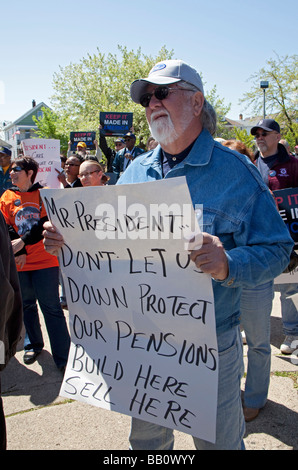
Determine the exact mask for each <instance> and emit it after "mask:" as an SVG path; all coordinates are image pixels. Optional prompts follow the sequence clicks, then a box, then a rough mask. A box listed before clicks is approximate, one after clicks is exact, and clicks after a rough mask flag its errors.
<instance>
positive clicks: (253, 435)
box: [1, 295, 298, 450]
mask: <svg viewBox="0 0 298 470" xmlns="http://www.w3.org/2000/svg"><path fill="white" fill-rule="evenodd" d="M66 313H67V311H66ZM271 325H272V327H271V345H272V376H271V383H270V390H269V398H268V403H267V405H266V407H265V408H264V409H263V410H262V411H261V413H260V415H259V417H258V418H257V419H256V420H254V421H253V422H251V423H248V424H247V429H246V435H245V444H246V448H247V449H248V450H294V449H296V450H297V449H298V388H297V387H298V366H297V365H295V364H293V359H295V357H287V356H282V355H280V352H279V349H278V348H279V345H280V343H281V341H282V339H283V335H282V330H281V317H280V308H279V299H278V296H277V295H276V296H275V299H274V308H273V312H272V317H271ZM44 339H45V342H46V348H45V350H44V351H43V352H42V354H41V355H40V356H39V358H38V361H37V362H36V363H35V364H33V365H31V366H25V365H24V364H23V362H22V358H23V351H22V349H21V347H22V345H21V344H20V350H19V351H18V352H17V354H16V356H15V357H14V358H13V359H12V360H11V361H10V363H9V365H8V366H7V368H6V369H5V371H4V372H3V374H2V376H1V377H2V379H1V381H2V394H3V401H4V409H5V414H6V425H7V438H8V450H80V449H84V450H93V449H97V450H111V449H112V450H127V449H128V434H129V428H130V418H129V417H128V416H125V415H121V414H119V413H115V412H109V411H106V410H103V409H101V408H95V407H92V406H89V405H85V404H82V403H79V402H69V401H65V399H64V398H62V397H59V390H60V385H61V381H62V375H61V372H59V371H58V370H57V369H56V367H55V365H54V363H53V360H52V357H51V354H50V352H49V351H50V348H49V343H48V339H47V334H46V333H45V334H44ZM244 359H245V361H246V347H245V348H244ZM296 359H297V358H296ZM295 380H296V383H295ZM244 381H245V379H243V384H244ZM243 384H242V385H243ZM175 449H176V450H193V449H194V447H193V443H192V439H191V437H190V436H188V435H186V434H183V433H180V432H177V433H176V441H175Z"/></svg>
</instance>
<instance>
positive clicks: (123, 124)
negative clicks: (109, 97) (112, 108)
mask: <svg viewBox="0 0 298 470" xmlns="http://www.w3.org/2000/svg"><path fill="white" fill-rule="evenodd" d="M132 120H133V113H116V112H100V113H99V121H100V124H101V126H102V129H101V132H103V133H104V135H105V136H123V135H124V134H127V132H129V131H130V129H131V127H132Z"/></svg>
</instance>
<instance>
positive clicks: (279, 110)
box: [240, 53, 298, 146]
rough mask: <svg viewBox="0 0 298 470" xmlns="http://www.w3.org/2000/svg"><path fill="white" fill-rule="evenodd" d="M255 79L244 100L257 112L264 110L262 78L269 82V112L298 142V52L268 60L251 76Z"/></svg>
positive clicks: (267, 110)
mask: <svg viewBox="0 0 298 470" xmlns="http://www.w3.org/2000/svg"><path fill="white" fill-rule="evenodd" d="M249 80H250V81H252V82H253V84H252V87H251V89H250V91H248V92H247V93H245V94H244V95H243V98H242V99H241V100H240V103H246V106H247V107H251V109H252V111H253V113H255V114H256V115H258V114H261V115H262V113H263V97H264V95H263V90H262V89H261V88H260V82H261V81H262V80H266V81H268V82H269V88H267V89H266V92H265V93H266V95H265V103H266V116H267V117H268V116H269V115H270V117H271V116H272V117H273V118H274V119H275V120H276V121H278V122H279V124H280V125H281V129H282V133H283V137H284V138H286V139H287V140H288V141H289V143H290V144H291V145H292V146H294V145H295V144H298V123H297V121H298V113H297V105H298V94H297V91H298V55H292V56H288V55H286V56H284V57H279V55H278V54H276V53H275V58H271V59H269V60H267V62H266V66H265V67H263V68H261V69H260V70H259V71H258V72H256V73H254V74H252V75H251V76H250V78H249Z"/></svg>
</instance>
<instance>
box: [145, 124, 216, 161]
mask: <svg viewBox="0 0 298 470" xmlns="http://www.w3.org/2000/svg"><path fill="white" fill-rule="evenodd" d="M215 144H216V142H215V141H214V140H213V138H212V136H211V135H210V133H209V132H208V131H206V130H204V129H203V130H202V132H201V133H200V135H199V136H198V137H197V139H196V141H195V143H194V145H193V147H192V149H191V151H190V152H189V154H188V156H187V157H186V158H185V159H184V160H183V161H182V162H181V163H179V164H178V165H177V167H178V166H179V167H180V166H181V165H192V166H203V165H208V163H209V161H210V159H211V156H212V152H213V148H214V146H215ZM161 158H162V151H161V147H160V145H158V146H157V147H156V148H155V149H154V150H153V151H152V153H151V155H150V154H149V155H148V154H147V155H146V157H145V158H144V159H143V160H142V161H141V162H140V163H141V165H143V166H152V167H153V168H154V167H159V166H160V162H161Z"/></svg>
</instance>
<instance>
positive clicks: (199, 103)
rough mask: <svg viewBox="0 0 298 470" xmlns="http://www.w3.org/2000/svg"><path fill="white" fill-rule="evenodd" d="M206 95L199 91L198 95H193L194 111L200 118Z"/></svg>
mask: <svg viewBox="0 0 298 470" xmlns="http://www.w3.org/2000/svg"><path fill="white" fill-rule="evenodd" d="M204 101H205V98H204V95H203V93H202V92H200V91H197V92H196V93H194V94H193V96H192V103H193V110H194V115H195V116H199V115H200V114H201V111H202V109H203V106H204Z"/></svg>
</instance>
